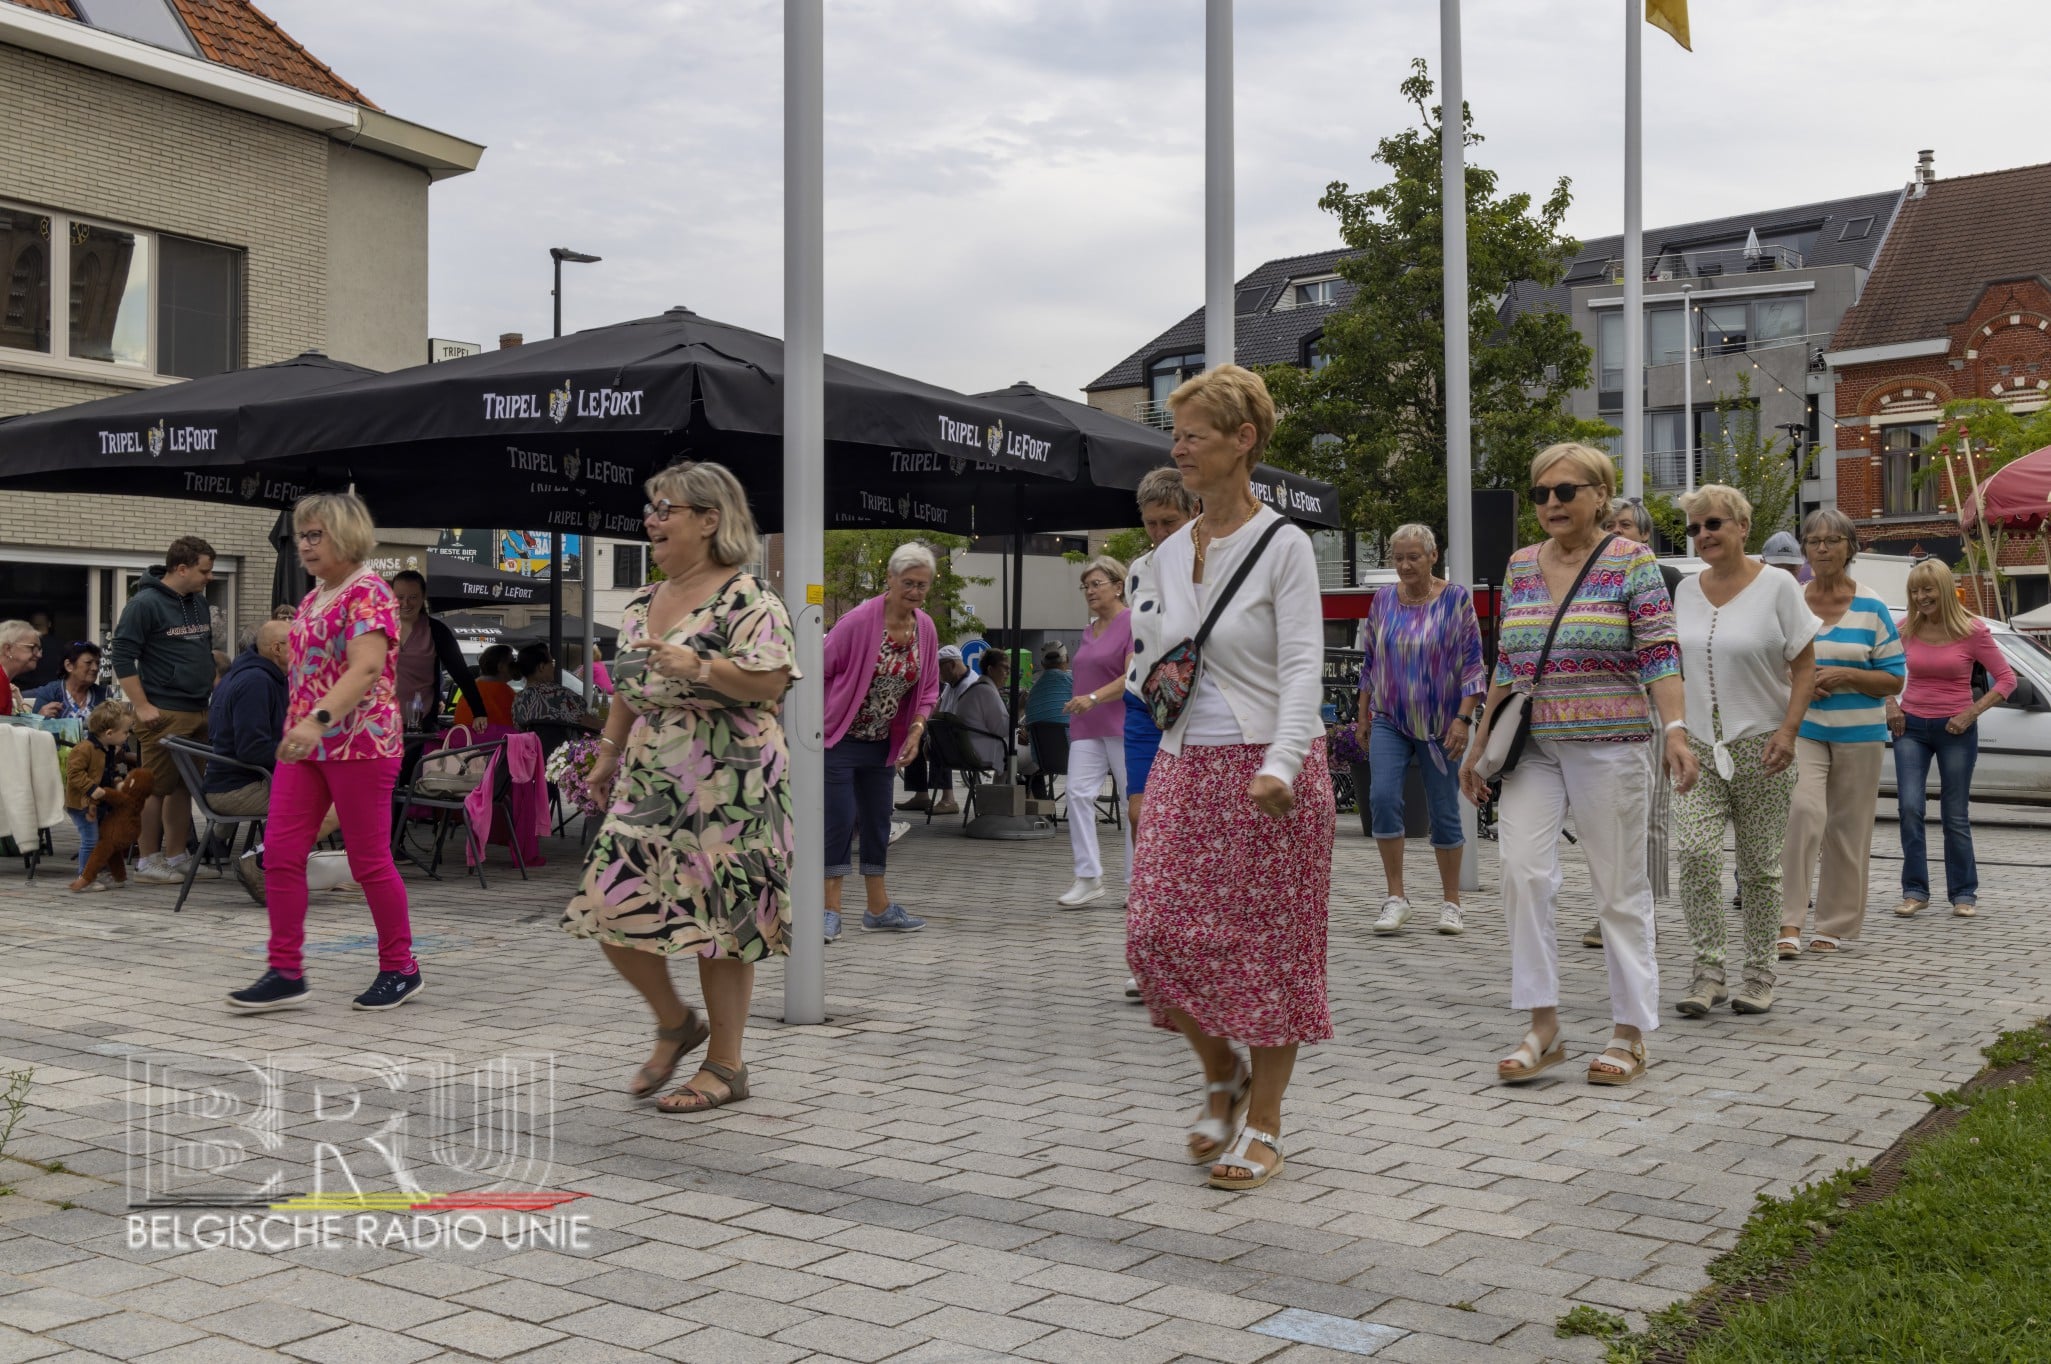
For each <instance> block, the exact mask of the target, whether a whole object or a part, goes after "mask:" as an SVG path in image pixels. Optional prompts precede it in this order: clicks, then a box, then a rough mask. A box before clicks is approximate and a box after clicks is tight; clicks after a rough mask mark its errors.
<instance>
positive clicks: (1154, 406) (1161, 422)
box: [1132, 399, 1175, 431]
mask: <svg viewBox="0 0 2051 1364" xmlns="http://www.w3.org/2000/svg"><path fill="white" fill-rule="evenodd" d="M1132 419H1133V420H1134V421H1139V422H1145V423H1146V424H1147V425H1148V426H1151V427H1153V428H1155V429H1156V430H1159V431H1173V430H1174V429H1175V416H1174V414H1173V413H1171V412H1169V410H1168V404H1166V403H1163V402H1155V401H1153V400H1151V399H1142V400H1140V401H1138V402H1135V403H1134V404H1133V405H1132Z"/></svg>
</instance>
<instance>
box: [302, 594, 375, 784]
mask: <svg viewBox="0 0 2051 1364" xmlns="http://www.w3.org/2000/svg"><path fill="white" fill-rule="evenodd" d="M319 597H320V589H319V588H315V589H314V590H313V591H311V592H309V593H307V594H306V600H304V601H302V602H300V603H299V614H298V615H296V616H294V617H292V676H291V699H290V700H289V702H288V703H287V705H286V708H285V728H287V729H290V728H291V727H292V726H294V725H296V724H298V723H299V722H300V721H301V720H304V719H305V718H306V717H307V716H309V715H311V714H312V713H313V708H314V707H315V706H317V705H319V704H320V699H321V698H322V697H323V696H326V695H327V694H328V692H330V691H331V690H333V688H334V686H335V683H337V682H339V681H340V680H341V678H342V674H343V673H344V672H346V671H347V670H348V666H349V641H350V640H352V639H355V638H356V637H357V636H358V635H366V634H370V633H371V632H373V631H375V632H377V633H378V634H382V635H383V636H384V637H385V638H386V639H387V640H389V641H391V645H392V647H388V648H387V649H386V650H385V666H384V671H383V672H381V673H379V674H378V679H377V681H376V682H374V683H372V684H371V688H370V691H369V692H368V693H366V694H365V696H364V698H363V700H362V701H361V702H359V703H358V704H357V706H356V709H354V710H352V711H350V712H349V713H348V714H346V715H337V716H336V717H335V722H334V723H333V724H331V725H329V726H328V729H327V733H326V735H325V736H323V738H322V739H321V742H320V746H319V747H318V748H316V749H315V750H314V751H313V753H312V755H311V756H312V760H313V761H315V762H350V761H355V760H358V759H363V758H396V757H398V756H399V753H400V750H401V748H402V744H401V742H400V738H399V703H398V690H397V687H396V686H395V685H394V678H395V676H396V673H397V668H398V652H399V651H398V648H397V647H396V646H397V644H398V641H399V608H398V604H397V603H396V602H394V601H393V600H392V589H391V588H389V587H386V586H385V581H384V579H382V578H380V577H378V576H377V574H375V573H365V574H363V575H362V576H361V577H359V578H357V579H356V581H354V582H352V583H350V584H349V586H347V587H345V588H343V589H342V590H341V591H340V592H338V593H336V594H335V598H334V600H333V601H330V602H329V603H328V604H327V606H326V607H325V608H323V609H322V610H320V611H319V612H318V613H316V612H315V610H314V603H315V601H317V600H318V599H319Z"/></svg>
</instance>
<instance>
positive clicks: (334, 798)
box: [263, 757, 419, 976]
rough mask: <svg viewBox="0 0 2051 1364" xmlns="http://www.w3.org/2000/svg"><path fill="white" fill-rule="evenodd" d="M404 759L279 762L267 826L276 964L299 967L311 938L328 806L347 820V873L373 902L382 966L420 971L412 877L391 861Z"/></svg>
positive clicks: (294, 970)
mask: <svg viewBox="0 0 2051 1364" xmlns="http://www.w3.org/2000/svg"><path fill="white" fill-rule="evenodd" d="M398 779H399V759H398V758H396V757H392V758H359V759H354V760H351V761H345V762H310V761H309V762H296V763H279V764H278V769H277V772H276V774H275V775H274V776H273V777H272V779H271V815H270V820H269V822H268V824H267V825H266V826H265V828H264V859H263V860H264V899H265V900H267V901H268V902H269V905H270V912H271V965H272V966H273V967H275V968H277V969H278V970H279V971H282V972H284V973H285V974H286V975H289V976H297V975H299V974H300V963H301V956H300V954H301V951H302V950H303V949H304V947H305V945H306V859H307V857H308V855H309V854H311V853H312V852H313V839H314V835H315V834H316V833H318V832H319V831H320V822H321V819H322V817H323V816H325V815H326V814H327V812H328V807H329V806H330V805H332V806H334V807H335V814H336V815H337V816H338V817H339V818H340V819H341V821H342V840H343V843H344V845H345V846H346V847H347V848H348V850H349V874H350V875H351V876H353V877H355V878H356V883H357V884H358V885H360V886H362V887H363V896H364V898H365V899H366V900H368V901H370V917H371V919H372V921H373V922H375V923H376V924H377V966H378V969H379V970H380V971H401V972H404V973H406V974H408V975H411V974H412V973H413V972H414V971H416V970H418V969H419V967H418V965H417V964H416V963H415V962H414V960H413V925H412V922H411V920H410V919H409V918H408V917H407V914H406V883H405V882H404V881H403V880H401V879H400V878H399V869H398V868H397V867H396V866H394V865H393V864H392V787H393V786H394V785H395V784H396V783H397V782H398Z"/></svg>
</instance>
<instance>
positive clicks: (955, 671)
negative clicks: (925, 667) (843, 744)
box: [897, 644, 982, 815]
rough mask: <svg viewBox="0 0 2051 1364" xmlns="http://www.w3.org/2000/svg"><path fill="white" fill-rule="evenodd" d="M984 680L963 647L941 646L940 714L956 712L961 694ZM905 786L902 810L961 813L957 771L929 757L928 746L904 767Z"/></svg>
mask: <svg viewBox="0 0 2051 1364" xmlns="http://www.w3.org/2000/svg"><path fill="white" fill-rule="evenodd" d="M981 680H982V679H981V678H979V677H977V676H976V674H975V673H973V672H971V671H969V666H968V664H967V662H965V661H964V660H963V658H962V655H961V650H960V648H958V647H957V646H955V645H952V644H943V645H941V646H940V699H939V700H938V701H936V702H934V703H933V710H934V713H936V714H942V715H944V714H946V713H948V712H949V711H952V710H953V709H954V708H955V706H956V703H957V702H958V701H959V700H960V698H961V694H962V693H963V692H964V691H966V690H967V689H968V688H970V687H972V686H974V685H975V684H976V683H977V682H979V681H981ZM904 789H905V790H906V791H909V792H910V793H911V794H910V795H909V796H907V797H906V798H905V799H903V800H901V801H899V802H898V803H897V808H898V809H900V810H927V811H930V812H932V813H933V814H936V815H952V814H959V813H960V812H961V807H960V806H959V805H957V804H955V802H954V773H952V772H950V771H948V770H947V769H946V768H944V767H942V766H940V764H938V763H936V762H934V761H933V760H932V759H931V758H930V757H928V756H927V752H926V750H925V749H924V748H921V749H920V750H919V755H918V756H917V757H916V758H913V759H912V760H911V761H910V762H908V763H906V764H905V767H904Z"/></svg>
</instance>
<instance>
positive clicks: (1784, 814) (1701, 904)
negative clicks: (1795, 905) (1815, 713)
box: [1674, 734, 1796, 985]
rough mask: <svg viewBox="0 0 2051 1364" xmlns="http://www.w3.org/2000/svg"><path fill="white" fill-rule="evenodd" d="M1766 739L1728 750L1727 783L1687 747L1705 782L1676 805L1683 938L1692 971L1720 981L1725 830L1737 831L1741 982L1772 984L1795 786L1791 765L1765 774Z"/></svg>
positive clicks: (1697, 748) (1699, 747)
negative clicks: (1689, 945) (1691, 950)
mask: <svg viewBox="0 0 2051 1364" xmlns="http://www.w3.org/2000/svg"><path fill="white" fill-rule="evenodd" d="M1769 737H1770V736H1768V735H1765V734H1757V735H1754V736H1752V737H1751V738H1749V739H1740V740H1738V741H1737V742H1736V743H1733V744H1729V745H1727V747H1728V748H1729V749H1730V754H1731V766H1732V772H1731V779H1730V780H1729V781H1725V780H1724V779H1723V778H1722V777H1720V776H1718V775H1717V774H1716V761H1715V758H1714V757H1713V755H1712V753H1711V750H1710V747H1709V745H1708V744H1705V743H1700V742H1698V741H1697V740H1696V739H1694V738H1693V737H1692V736H1691V737H1690V738H1689V740H1688V747H1689V748H1691V749H1693V750H1694V752H1695V760H1696V761H1697V762H1698V763H1700V764H1701V765H1702V778H1701V780H1700V781H1698V782H1696V783H1695V789H1694V790H1692V791H1690V792H1688V794H1687V795H1685V796H1676V797H1675V798H1674V817H1675V823H1676V826H1677V828H1676V834H1675V840H1674V841H1675V842H1676V843H1677V844H1678V845H1679V851H1680V859H1681V904H1682V906H1683V908H1685V909H1686V911H1687V915H1688V937H1689V939H1690V940H1691V941H1692V942H1693V943H1694V945H1695V969H1696V971H1698V972H1701V971H1705V970H1706V971H1708V972H1709V974H1711V975H1714V976H1716V977H1718V978H1719V979H1722V978H1724V955H1725V946H1726V944H1727V943H1728V941H1729V937H1730V916H1729V914H1727V913H1726V912H1725V910H1724V904H1723V831H1724V827H1725V826H1726V825H1727V824H1735V825H1736V826H1737V830H1738V894H1739V898H1740V900H1741V902H1742V904H1743V914H1744V949H1745V978H1746V979H1747V980H1753V981H1757V982H1758V983H1759V984H1762V985H1772V984H1773V939H1774V935H1775V934H1776V933H1777V932H1778V931H1779V928H1780V895H1781V887H1780V850H1781V844H1782V842H1783V841H1784V839H1785V836H1786V834H1787V823H1788V803H1789V801H1790V800H1792V799H1793V797H1794V794H1795V780H1796V773H1795V768H1794V765H1793V764H1789V765H1788V767H1787V768H1786V769H1785V770H1784V771H1782V772H1781V773H1780V774H1779V775H1777V776H1769V775H1768V774H1767V771H1766V767H1765V763H1764V761H1763V760H1764V757H1765V751H1766V741H1767V739H1768V738H1769Z"/></svg>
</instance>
